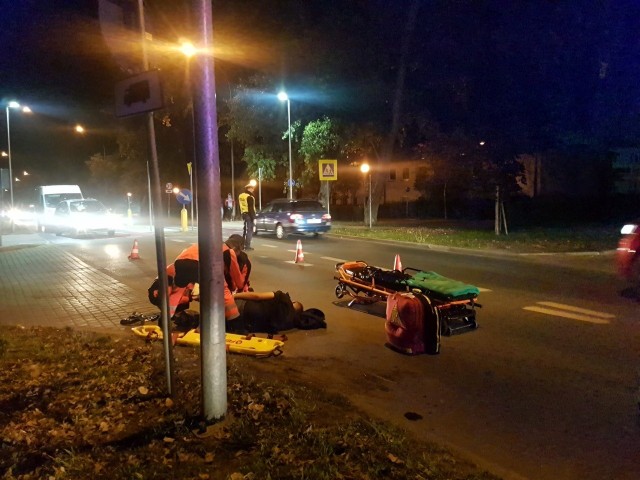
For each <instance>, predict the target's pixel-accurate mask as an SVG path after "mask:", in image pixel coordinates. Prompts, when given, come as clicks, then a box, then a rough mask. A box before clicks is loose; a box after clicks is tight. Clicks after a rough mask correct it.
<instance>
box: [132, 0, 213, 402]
mask: <svg viewBox="0 0 640 480" xmlns="http://www.w3.org/2000/svg"><path fill="white" fill-rule="evenodd" d="M138 16H139V19H140V34H141V36H142V66H143V68H144V70H145V71H146V70H148V69H149V60H148V59H147V48H146V35H145V26H144V23H145V22H144V3H143V0H138ZM147 130H148V132H149V152H150V153H151V173H152V175H153V184H154V191H153V204H155V205H161V204H162V191H161V187H160V169H159V167H158V151H157V150H156V130H155V126H154V124H153V112H150V113H148V114H147ZM154 210H155V211H156V212H157V209H154ZM154 224H155V227H156V228H155V240H156V262H157V267H158V280H159V283H160V285H159V292H158V294H159V296H160V325H161V327H162V331H163V332H164V335H163V336H162V340H163V341H162V343H163V349H164V358H165V371H166V376H167V389H168V392H169V395H173V394H174V393H175V383H174V380H173V348H172V345H171V335H170V334H169V295H167V290H168V288H169V282H168V279H167V260H166V257H167V253H166V250H165V244H164V224H163V222H162V216H161V215H160V214H158V216H157V218H155V221H154ZM220 271H222V269H220Z"/></svg>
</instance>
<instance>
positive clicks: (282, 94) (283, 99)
mask: <svg viewBox="0 0 640 480" xmlns="http://www.w3.org/2000/svg"><path fill="white" fill-rule="evenodd" d="M278 100H280V101H281V102H287V124H288V126H289V130H288V132H289V134H288V135H287V136H288V137H289V182H288V185H289V200H293V177H292V171H291V170H292V168H291V101H290V100H289V95H287V93H286V92H285V91H281V92H280V93H278Z"/></svg>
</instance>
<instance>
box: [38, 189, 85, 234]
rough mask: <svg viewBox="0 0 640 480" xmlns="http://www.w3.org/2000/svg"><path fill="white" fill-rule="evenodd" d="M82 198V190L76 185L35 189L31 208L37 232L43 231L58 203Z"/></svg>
mask: <svg viewBox="0 0 640 480" xmlns="http://www.w3.org/2000/svg"><path fill="white" fill-rule="evenodd" d="M83 198H84V197H83V195H82V190H80V187H79V186H78V185H40V186H39V187H36V190H35V199H34V204H33V206H34V209H35V214H36V218H37V220H38V230H40V231H44V229H45V226H46V225H47V223H48V221H49V220H50V219H51V217H53V214H54V212H55V211H56V207H57V206H58V204H59V203H60V202H62V201H63V200H75V199H83Z"/></svg>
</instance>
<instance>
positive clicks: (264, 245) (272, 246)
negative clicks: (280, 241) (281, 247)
mask: <svg viewBox="0 0 640 480" xmlns="http://www.w3.org/2000/svg"><path fill="white" fill-rule="evenodd" d="M262 246H263V247H268V248H278V246H277V245H270V244H268V243H263V244H262Z"/></svg>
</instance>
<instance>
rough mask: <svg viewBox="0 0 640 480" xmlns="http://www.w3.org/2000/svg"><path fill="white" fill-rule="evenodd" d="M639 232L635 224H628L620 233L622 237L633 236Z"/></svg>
mask: <svg viewBox="0 0 640 480" xmlns="http://www.w3.org/2000/svg"><path fill="white" fill-rule="evenodd" d="M637 231H638V225H636V224H634V223H628V224H627V225H625V226H624V227H622V230H620V233H621V234H622V235H631V234H632V233H636V232H637Z"/></svg>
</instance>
